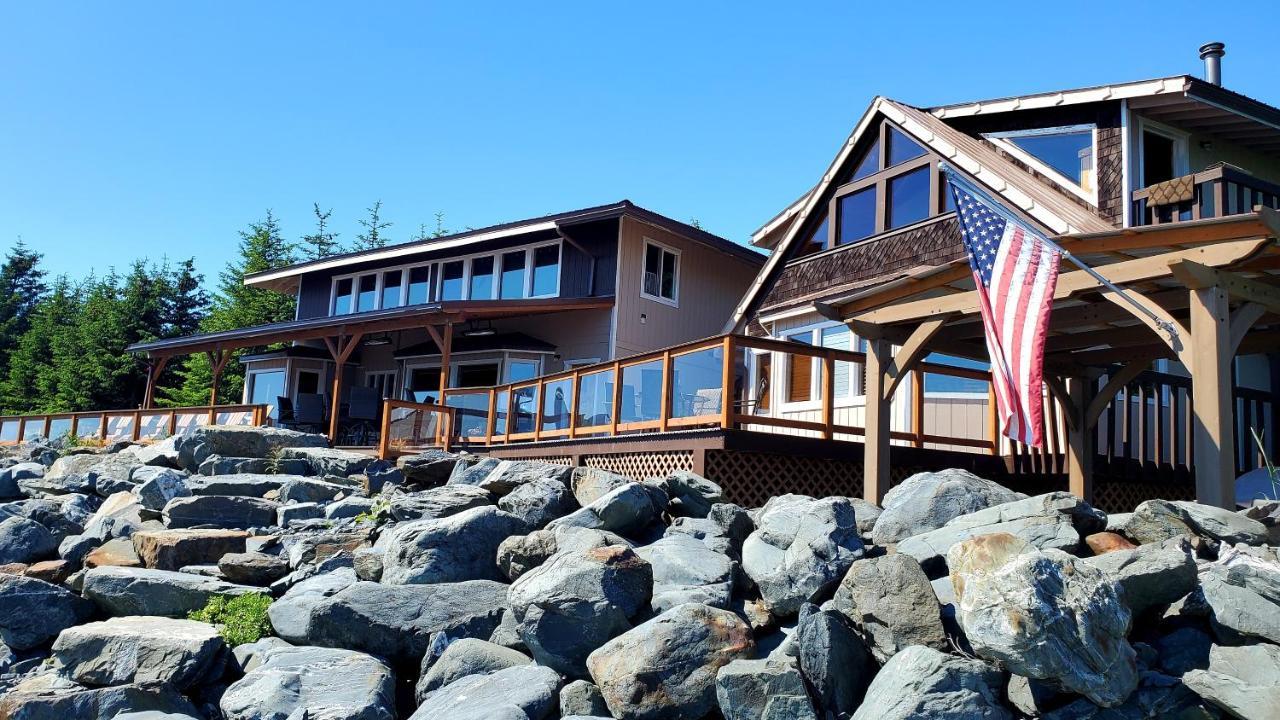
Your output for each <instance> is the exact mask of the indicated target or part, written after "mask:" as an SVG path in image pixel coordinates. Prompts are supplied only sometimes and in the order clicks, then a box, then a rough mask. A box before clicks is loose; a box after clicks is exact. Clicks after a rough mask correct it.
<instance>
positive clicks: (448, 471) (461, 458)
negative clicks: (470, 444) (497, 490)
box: [396, 450, 478, 488]
mask: <svg viewBox="0 0 1280 720" xmlns="http://www.w3.org/2000/svg"><path fill="white" fill-rule="evenodd" d="M477 459H478V458H476V457H475V456H474V455H459V454H457V453H451V452H445V451H444V450H425V451H423V452H422V453H420V454H418V455H402V456H401V457H400V458H399V459H397V460H396V467H398V468H399V469H400V472H401V473H403V474H404V480H405V482H406V483H407V484H410V485H417V486H419V487H427V488H432V487H437V486H440V485H444V484H445V483H446V482H448V481H449V478H450V477H452V476H453V473H454V470H455V469H456V468H457V467H458V464H459V463H460V462H461V463H462V464H463V465H464V466H468V465H471V464H472V463H474V462H475V461H476V460H477Z"/></svg>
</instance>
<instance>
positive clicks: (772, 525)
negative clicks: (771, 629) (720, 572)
mask: <svg viewBox="0 0 1280 720" xmlns="http://www.w3.org/2000/svg"><path fill="white" fill-rule="evenodd" d="M862 555H863V546H862V540H861V539H859V537H858V527H857V520H856V518H855V517H854V511H853V505H852V504H850V503H849V500H848V499H847V498H834V497H833V498H823V499H821V500H814V499H813V498H810V497H806V496H804V495H778V496H775V497H772V498H770V499H769V502H768V503H766V504H765V506H764V508H763V509H761V511H760V514H759V517H757V518H756V530H755V532H753V533H751V535H750V536H749V537H748V538H747V540H746V542H745V543H744V544H743V546H742V568H743V570H744V571H745V572H746V574H747V575H748V576H749V577H750V578H751V579H752V580H753V581H754V582H755V583H756V585H757V586H759V588H760V594H761V596H762V597H763V598H764V603H765V605H766V606H767V607H768V608H769V612H771V613H773V614H774V615H780V616H786V615H793V614H795V613H796V612H797V611H798V610H799V609H800V605H801V604H803V603H805V602H807V601H809V600H810V599H812V598H814V597H815V596H817V595H819V594H821V593H822V592H824V591H825V590H827V589H828V588H830V587H831V586H832V585H834V584H835V583H836V582H838V581H839V580H840V578H842V577H843V576H844V574H845V572H846V571H847V570H848V569H849V566H850V565H852V564H853V561H854V560H857V559H858V558H860V557H862Z"/></svg>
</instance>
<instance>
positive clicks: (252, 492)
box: [186, 473, 307, 498]
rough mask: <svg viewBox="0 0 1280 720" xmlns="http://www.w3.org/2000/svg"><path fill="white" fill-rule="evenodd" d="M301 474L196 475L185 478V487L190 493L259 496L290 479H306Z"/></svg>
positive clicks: (271, 491) (278, 488)
mask: <svg viewBox="0 0 1280 720" xmlns="http://www.w3.org/2000/svg"><path fill="white" fill-rule="evenodd" d="M306 479H307V478H306V477H304V476H301V475H275V474H271V473H265V474H263V473H238V474H235V475H214V476H211V477H206V476H203V475H197V476H193V477H189V478H187V482H186V485H187V489H189V490H190V491H191V494H192V495H235V496H237V497H252V498H260V497H264V496H266V495H267V494H268V493H279V492H280V488H282V487H284V486H285V484H287V483H288V482H290V481H292V480H306Z"/></svg>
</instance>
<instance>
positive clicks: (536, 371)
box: [499, 357, 542, 385]
mask: <svg viewBox="0 0 1280 720" xmlns="http://www.w3.org/2000/svg"><path fill="white" fill-rule="evenodd" d="M513 363H533V378H537V377H541V376H542V360H533V359H531V358H513V357H508V358H506V360H505V361H504V362H503V363H502V374H501V375H500V376H499V377H500V378H501V379H502V384H503V385H509V384H512V383H523V382H529V381H530V380H532V379H533V378H526V379H525V380H510V379H509V378H510V375H508V372H509V368H510V367H511V365H512V364H513Z"/></svg>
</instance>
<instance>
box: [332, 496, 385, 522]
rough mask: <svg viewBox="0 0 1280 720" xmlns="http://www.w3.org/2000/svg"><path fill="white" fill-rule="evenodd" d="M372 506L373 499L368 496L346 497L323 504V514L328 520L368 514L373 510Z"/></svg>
mask: <svg viewBox="0 0 1280 720" xmlns="http://www.w3.org/2000/svg"><path fill="white" fill-rule="evenodd" d="M373 508H374V501H373V500H370V499H369V498H363V497H347V498H343V499H341V500H338V501H336V502H331V503H329V504H328V505H327V506H325V509H324V516H325V517H326V518H327V519H329V520H344V519H346V518H353V517H359V516H361V515H368V514H370V513H372V512H373Z"/></svg>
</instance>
